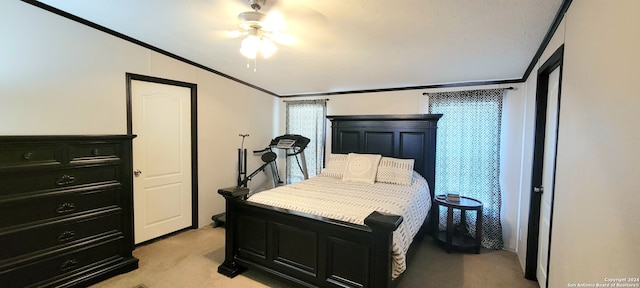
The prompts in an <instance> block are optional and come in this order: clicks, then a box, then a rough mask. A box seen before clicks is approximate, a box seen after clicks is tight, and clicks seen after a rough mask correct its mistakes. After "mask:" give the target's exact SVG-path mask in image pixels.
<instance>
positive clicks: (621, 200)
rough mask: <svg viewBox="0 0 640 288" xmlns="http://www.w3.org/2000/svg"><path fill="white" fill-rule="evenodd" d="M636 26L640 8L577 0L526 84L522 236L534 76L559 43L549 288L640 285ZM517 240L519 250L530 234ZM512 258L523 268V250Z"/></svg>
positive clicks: (624, 1)
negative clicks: (619, 283)
mask: <svg viewBox="0 0 640 288" xmlns="http://www.w3.org/2000/svg"><path fill="white" fill-rule="evenodd" d="M638 27H640V2H639V1H635V0H617V1H596V0H588V1H573V2H572V4H571V6H570V8H569V10H568V12H567V14H566V15H565V19H564V21H563V23H562V25H561V26H560V28H559V29H558V31H557V32H556V35H555V36H554V38H553V41H552V42H551V44H550V45H549V47H548V48H547V50H546V51H545V54H544V55H543V57H542V58H541V59H540V62H539V63H538V65H537V66H536V69H535V70H534V73H533V74H532V76H531V77H530V78H529V79H528V81H527V83H526V86H527V88H526V90H527V93H526V103H527V108H526V123H525V129H524V130H525V131H527V132H526V133H525V135H524V138H525V141H524V143H525V146H523V167H524V169H522V171H523V173H522V183H523V184H522V185H521V189H522V190H521V191H522V201H521V205H522V207H521V208H522V209H521V215H520V223H521V224H522V228H521V229H525V233H526V221H527V219H526V217H528V213H529V211H528V205H529V199H528V197H529V195H528V193H529V190H530V184H531V183H530V182H531V181H530V180H531V179H530V177H531V176H530V175H531V168H530V167H531V157H530V156H531V153H532V147H531V146H532V145H530V143H532V141H533V138H532V137H533V136H532V133H533V120H534V115H533V113H534V106H535V83H536V77H535V73H536V71H537V68H539V67H540V65H541V64H543V63H544V62H545V61H546V60H547V59H548V58H549V56H550V54H551V53H552V52H553V51H555V49H556V48H557V47H558V46H560V45H561V44H563V43H564V44H565V50H564V64H563V65H564V66H563V75H562V88H561V103H560V124H559V128H558V129H559V135H558V148H557V149H558V151H557V160H556V165H557V167H556V184H555V192H554V195H555V199H554V200H555V202H554V208H553V213H554V214H553V226H552V239H551V257H550V265H549V267H550V271H549V287H576V286H577V285H579V284H591V285H596V284H607V283H608V282H607V279H611V278H621V277H622V278H625V279H624V281H628V280H627V279H626V278H628V277H640V257H639V256H640V246H638V243H640V229H638V228H640V226H639V225H638V223H640V212H639V210H638V207H639V206H640V193H639V192H640V179H639V178H638V173H637V171H638V169H637V167H636V166H637V163H639V162H640V153H638V152H637V150H638V147H640V125H638V124H637V123H638V120H637V115H638V113H637V110H638V107H640V97H639V96H638V86H637V79H638V77H640V53H638V47H639V46H640V34H638V33H637V30H638ZM520 240H521V241H519V243H520V244H519V246H520V247H523V248H524V246H523V245H526V234H525V235H524V237H523V238H521V239H520ZM518 255H519V257H520V262H521V264H522V265H523V267H524V261H525V258H524V257H525V255H526V251H524V249H522V250H519V251H518ZM572 284H573V285H576V286H572ZM623 284H635V285H640V282H639V281H635V280H633V281H628V282H626V283H623ZM612 285H613V284H612ZM611 287H622V286H611ZM632 287H638V286H632Z"/></svg>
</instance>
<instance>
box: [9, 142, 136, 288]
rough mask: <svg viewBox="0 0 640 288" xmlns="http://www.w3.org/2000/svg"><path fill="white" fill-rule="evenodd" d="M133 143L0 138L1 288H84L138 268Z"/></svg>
mask: <svg viewBox="0 0 640 288" xmlns="http://www.w3.org/2000/svg"><path fill="white" fill-rule="evenodd" d="M134 137H135V136H131V135H108V136H0V287H86V286H88V285H90V284H92V283H95V282H98V281H101V280H103V279H106V278H109V277H112V276H115V275H117V274H121V273H125V272H128V271H131V270H134V269H136V268H138V259H136V258H134V257H133V256H132V254H131V252H132V251H133V247H134V246H133V211H132V207H133V195H132V191H133V187H132V185H133V184H132V152H131V146H132V139H133V138H134Z"/></svg>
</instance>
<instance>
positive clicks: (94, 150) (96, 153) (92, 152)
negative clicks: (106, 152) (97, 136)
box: [91, 148, 100, 156]
mask: <svg viewBox="0 0 640 288" xmlns="http://www.w3.org/2000/svg"><path fill="white" fill-rule="evenodd" d="M91 154H93V156H98V155H100V150H98V148H95V149H93V150H91Z"/></svg>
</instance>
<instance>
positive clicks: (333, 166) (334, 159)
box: [320, 154, 348, 179]
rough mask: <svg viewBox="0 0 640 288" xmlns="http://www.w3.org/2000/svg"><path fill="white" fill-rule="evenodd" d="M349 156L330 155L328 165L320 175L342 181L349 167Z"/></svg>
mask: <svg viewBox="0 0 640 288" xmlns="http://www.w3.org/2000/svg"><path fill="white" fill-rule="evenodd" d="M347 156H348V155H347V154H329V157H327V163H326V165H325V167H324V169H323V170H322V172H321V173H320V175H322V176H327V177H332V178H336V179H342V176H343V175H344V169H345V168H346V167H347Z"/></svg>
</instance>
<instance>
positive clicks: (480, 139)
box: [429, 89, 504, 249]
mask: <svg viewBox="0 0 640 288" xmlns="http://www.w3.org/2000/svg"><path fill="white" fill-rule="evenodd" d="M503 93H504V89H490V90H473V91H460V92H445V93H429V112H430V113H437V114H443V116H442V118H441V119H440V121H439V122H438V135H437V147H436V149H437V151H436V180H435V181H436V183H435V184H436V191H435V193H436V194H446V193H459V194H460V195H461V196H467V197H471V198H475V199H477V200H480V201H481V202H482V203H483V204H484V207H483V213H482V217H483V218H482V223H483V224H482V227H483V231H482V246H484V247H486V248H493V249H502V247H503V240H502V225H501V223H500V209H501V202H502V201H501V196H500V126H501V121H502V97H503ZM443 212H445V211H444V210H443ZM458 217H459V216H458V215H456V218H458ZM440 219H441V223H440V225H441V227H442V226H443V223H444V222H443V219H446V214H443V215H440ZM458 219H459V218H458ZM467 225H468V226H469V227H468V228H469V231H470V232H471V235H475V213H470V214H469V215H467Z"/></svg>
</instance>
